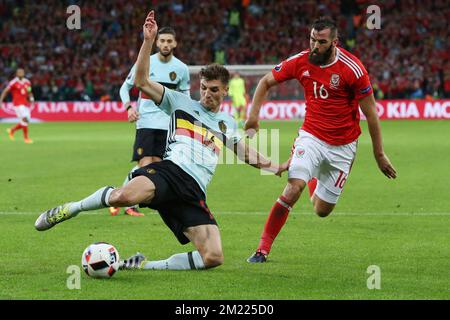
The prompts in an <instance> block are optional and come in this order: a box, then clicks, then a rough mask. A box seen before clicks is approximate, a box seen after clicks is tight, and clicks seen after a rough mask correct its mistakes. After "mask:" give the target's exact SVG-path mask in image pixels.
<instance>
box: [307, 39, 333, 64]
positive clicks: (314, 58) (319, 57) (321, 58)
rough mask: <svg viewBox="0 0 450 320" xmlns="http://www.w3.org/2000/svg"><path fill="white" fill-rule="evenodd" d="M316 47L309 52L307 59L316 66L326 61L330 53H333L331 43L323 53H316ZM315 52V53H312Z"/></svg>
mask: <svg viewBox="0 0 450 320" xmlns="http://www.w3.org/2000/svg"><path fill="white" fill-rule="evenodd" d="M317 51H318V49H314V50H312V51H311V52H310V53H309V56H308V60H309V62H311V63H312V64H314V65H316V66H323V65H325V64H327V63H328V60H329V59H330V57H331V54H332V53H333V45H331V44H330V47H329V48H328V49H327V50H325V52H324V53H318V52H317ZM314 52H316V53H317V54H315V55H314V54H313V53H314Z"/></svg>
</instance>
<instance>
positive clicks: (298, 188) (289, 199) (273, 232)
mask: <svg viewBox="0 0 450 320" xmlns="http://www.w3.org/2000/svg"><path fill="white" fill-rule="evenodd" d="M305 186H306V183H305V182H304V181H303V180H300V179H289V181H288V184H287V185H286V188H285V189H284V191H283V194H282V195H281V196H280V197H279V198H278V199H277V201H276V202H275V204H274V205H273V207H272V209H271V210H270V213H269V216H268V217H267V220H266V224H265V225H264V230H263V232H262V234H261V240H260V241H259V245H258V248H257V249H256V252H255V253H253V254H252V255H251V256H250V257H249V258H248V259H247V262H250V263H261V262H266V261H267V256H268V255H269V253H270V249H271V248H272V244H273V242H274V241H275V238H276V237H277V235H278V233H280V231H281V229H282V228H283V226H284V224H285V223H286V220H287V217H288V215H289V212H290V211H291V209H292V207H293V206H294V204H295V203H296V202H297V200H298V198H299V197H300V194H301V193H302V191H303V189H304V188H305Z"/></svg>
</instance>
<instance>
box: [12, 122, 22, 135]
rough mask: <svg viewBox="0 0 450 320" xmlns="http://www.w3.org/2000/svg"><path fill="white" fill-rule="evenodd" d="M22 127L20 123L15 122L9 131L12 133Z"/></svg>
mask: <svg viewBox="0 0 450 320" xmlns="http://www.w3.org/2000/svg"><path fill="white" fill-rule="evenodd" d="M19 129H22V125H21V124H20V123H18V124H16V125H15V126H14V128H12V129H11V133H14V132H15V131H17V130H19Z"/></svg>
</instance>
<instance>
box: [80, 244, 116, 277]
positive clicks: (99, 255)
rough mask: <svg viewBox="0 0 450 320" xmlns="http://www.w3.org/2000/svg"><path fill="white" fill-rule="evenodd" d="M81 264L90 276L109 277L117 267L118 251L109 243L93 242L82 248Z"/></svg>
mask: <svg viewBox="0 0 450 320" xmlns="http://www.w3.org/2000/svg"><path fill="white" fill-rule="evenodd" d="M81 265H82V266H83V270H84V271H85V272H86V273H87V275H88V276H90V277H93V278H111V277H112V276H113V274H114V273H115V272H116V271H117V270H118V269H119V252H118V251H117V249H116V248H115V247H114V246H113V245H111V244H109V243H105V242H97V243H93V244H91V245H90V246H89V247H87V248H86V250H84V252H83V255H82V256H81Z"/></svg>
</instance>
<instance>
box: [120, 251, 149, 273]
mask: <svg viewBox="0 0 450 320" xmlns="http://www.w3.org/2000/svg"><path fill="white" fill-rule="evenodd" d="M146 262H147V258H146V257H145V256H144V255H143V254H141V253H139V252H137V253H136V254H135V255H133V256H131V257H129V258H128V259H125V260H120V262H119V269H120V270H124V269H142V264H143V263H146Z"/></svg>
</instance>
